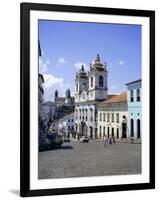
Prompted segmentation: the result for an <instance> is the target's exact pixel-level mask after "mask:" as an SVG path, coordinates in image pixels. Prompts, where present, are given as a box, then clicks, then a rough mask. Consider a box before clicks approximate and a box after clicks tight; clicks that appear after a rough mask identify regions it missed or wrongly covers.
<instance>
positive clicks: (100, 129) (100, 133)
mask: <svg viewBox="0 0 159 200" xmlns="http://www.w3.org/2000/svg"><path fill="white" fill-rule="evenodd" d="M99 137H100V138H101V137H102V126H99Z"/></svg>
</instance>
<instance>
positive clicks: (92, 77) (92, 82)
mask: <svg viewBox="0 0 159 200" xmlns="http://www.w3.org/2000/svg"><path fill="white" fill-rule="evenodd" d="M91 87H93V76H92V77H91Z"/></svg>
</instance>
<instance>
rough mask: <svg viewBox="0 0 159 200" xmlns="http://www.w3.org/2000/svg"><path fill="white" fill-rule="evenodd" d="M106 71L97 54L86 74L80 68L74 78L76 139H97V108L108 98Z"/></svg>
mask: <svg viewBox="0 0 159 200" xmlns="http://www.w3.org/2000/svg"><path fill="white" fill-rule="evenodd" d="M107 78H108V71H107V65H106V63H104V64H102V63H101V61H100V56H99V54H97V57H96V59H95V62H94V63H93V64H92V63H91V64H90V69H89V71H88V72H86V71H85V69H84V66H83V65H82V66H81V69H80V70H79V72H77V73H76V78H75V130H76V132H77V139H78V138H80V137H81V136H82V135H86V136H89V137H90V138H91V139H96V138H98V132H97V128H98V120H97V117H98V107H99V104H100V103H101V102H102V101H104V100H106V99H107V98H108V87H107Z"/></svg>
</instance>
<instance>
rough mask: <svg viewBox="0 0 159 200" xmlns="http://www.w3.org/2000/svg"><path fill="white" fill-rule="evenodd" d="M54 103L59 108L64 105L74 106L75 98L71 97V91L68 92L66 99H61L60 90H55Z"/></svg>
mask: <svg viewBox="0 0 159 200" xmlns="http://www.w3.org/2000/svg"><path fill="white" fill-rule="evenodd" d="M54 102H55V105H56V106H57V107H59V106H63V105H66V106H74V103H75V98H74V97H73V96H71V91H70V89H67V90H66V93H65V96H64V97H59V95H58V90H55V97H54Z"/></svg>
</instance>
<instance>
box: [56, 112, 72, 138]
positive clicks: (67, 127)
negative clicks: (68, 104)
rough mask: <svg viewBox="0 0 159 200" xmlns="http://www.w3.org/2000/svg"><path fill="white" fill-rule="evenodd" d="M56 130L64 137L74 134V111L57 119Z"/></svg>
mask: <svg viewBox="0 0 159 200" xmlns="http://www.w3.org/2000/svg"><path fill="white" fill-rule="evenodd" d="M58 131H59V133H62V134H63V136H65V137H69V138H70V137H72V136H75V114H74V112H72V113H70V114H68V115H66V116H64V117H63V118H61V119H60V120H59V121H58Z"/></svg>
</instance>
